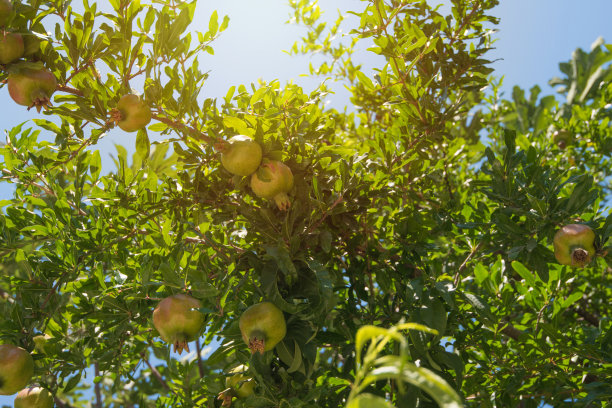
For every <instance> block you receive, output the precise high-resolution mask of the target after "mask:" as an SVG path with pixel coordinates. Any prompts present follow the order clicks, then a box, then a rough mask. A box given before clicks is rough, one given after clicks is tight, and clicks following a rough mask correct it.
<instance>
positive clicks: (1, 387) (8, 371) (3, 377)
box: [0, 344, 34, 395]
mask: <svg viewBox="0 0 612 408" xmlns="http://www.w3.org/2000/svg"><path fill="white" fill-rule="evenodd" d="M33 374H34V360H33V359H32V356H31V355H30V353H28V352H27V351H25V350H24V349H22V348H21V347H17V346H13V345H10V344H2V345H0V395H12V394H14V393H16V392H17V391H19V390H21V389H22V388H24V387H25V386H26V385H28V383H29V382H30V379H31V378H32V375H33Z"/></svg>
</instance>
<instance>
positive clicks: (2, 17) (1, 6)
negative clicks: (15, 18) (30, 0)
mask: <svg viewBox="0 0 612 408" xmlns="http://www.w3.org/2000/svg"><path fill="white" fill-rule="evenodd" d="M12 11H13V2H12V1H11V0H0V26H5V25H6V23H7V21H8V19H9V17H10V16H11V12H12Z"/></svg>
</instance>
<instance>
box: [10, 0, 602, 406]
mask: <svg viewBox="0 0 612 408" xmlns="http://www.w3.org/2000/svg"><path fill="white" fill-rule="evenodd" d="M109 4H110V6H109V5H108V4H105V5H104V7H106V8H108V9H106V8H105V9H104V10H102V9H100V8H99V6H98V5H97V4H96V3H91V4H90V3H89V2H87V1H84V2H83V4H78V5H77V4H74V8H73V6H72V5H71V4H70V2H67V1H37V2H15V7H14V8H15V11H14V12H13V14H11V17H10V18H9V23H8V24H9V26H10V27H11V29H13V30H14V31H18V32H20V33H22V34H23V35H25V37H26V39H30V41H31V40H33V39H35V41H34V42H33V45H32V43H30V45H29V46H28V41H26V53H25V59H26V60H27V63H30V64H31V63H36V64H42V65H44V66H45V67H46V68H47V69H49V70H51V71H52V72H53V74H54V76H55V77H56V78H57V80H58V83H59V85H58V86H57V89H56V93H55V94H54V97H53V98H52V102H53V104H52V106H50V107H48V108H47V110H46V111H45V112H44V113H41V114H40V115H39V116H38V118H37V119H35V120H34V121H33V123H24V124H21V125H19V126H17V127H15V128H13V129H8V130H7V131H6V141H5V144H4V145H3V146H2V147H1V148H0V154H1V155H2V158H3V160H2V164H1V168H0V171H1V177H0V180H2V182H3V183H6V184H10V185H11V186H12V187H13V188H14V195H13V197H12V198H11V199H10V200H5V201H3V202H1V203H0V204H1V205H2V212H1V213H0V227H1V228H0V257H1V258H2V262H1V264H0V313H1V314H2V316H4V317H5V318H4V319H2V320H0V343H2V344H13V345H16V346H20V347H23V348H25V349H26V350H28V351H29V352H31V353H32V355H33V357H34V359H35V362H36V370H35V376H34V380H33V381H34V382H35V383H37V384H40V385H42V386H44V387H46V388H48V389H49V390H50V391H51V392H52V393H53V394H54V396H55V401H56V405H57V406H66V407H68V406H70V407H85V406H90V405H89V404H90V403H91V399H92V398H93V399H94V404H98V406H107V407H119V406H120V407H170V406H186V407H191V406H206V407H218V406H221V404H222V403H224V404H226V405H227V404H228V403H229V401H228V399H230V400H231V398H227V397H228V396H230V397H231V396H235V395H234V394H232V393H230V392H228V390H227V385H226V384H227V383H226V379H227V377H228V376H231V373H232V372H234V371H233V370H235V369H236V367H238V366H244V367H246V372H245V375H248V378H252V381H253V382H254V383H255V384H256V387H255V393H254V394H253V395H245V396H241V397H240V398H234V399H233V400H231V403H232V405H233V406H236V407H298V408H299V407H338V406H344V405H347V404H348V406H349V407H353V406H397V407H398V408H407V407H434V406H438V404H439V405H440V406H442V407H458V406H462V405H465V406H477V407H514V406H521V407H537V406H540V405H541V404H542V403H549V404H552V405H554V406H568V407H569V406H572V407H574V406H578V407H581V406H584V407H586V406H606V402H605V401H607V400H608V399H610V398H611V397H612V387H611V386H610V384H608V381H607V379H608V378H609V377H610V375H611V374H612V372H611V361H612V354H611V353H612V347H611V344H612V343H611V340H612V334H611V330H610V329H611V324H610V321H609V319H608V318H607V316H608V315H609V314H610V313H609V312H610V306H609V298H610V295H611V293H610V292H611V289H610V284H609V278H608V276H607V262H609V261H611V260H612V259H611V258H610V255H609V253H608V250H607V244H608V237H609V235H610V233H611V232H612V218H611V217H610V216H607V214H606V211H607V209H606V208H605V205H606V204H607V194H608V192H609V191H610V188H611V187H610V177H609V176H610V174H609V169H610V164H611V163H610V158H609V152H610V147H611V146H612V137H611V132H610V123H609V122H610V106H609V102H608V101H609V100H610V97H611V96H612V85H611V80H612V77H611V76H610V73H609V70H610V68H609V66H608V65H606V64H607V63H608V62H609V61H612V46H608V45H604V43H603V41H598V42H596V43H594V45H593V48H592V50H590V51H588V52H587V51H582V50H577V51H576V53H574V55H573V57H572V60H571V61H570V62H569V63H563V64H561V71H562V72H563V73H564V75H565V76H564V77H563V78H556V79H554V80H552V82H551V83H553V84H558V85H562V88H561V89H560V92H561V94H562V95H561V96H562V97H564V98H557V97H555V96H554V95H548V96H544V97H541V96H540V89H539V88H537V87H535V88H533V89H532V90H531V91H530V93H529V95H528V96H526V93H525V91H524V90H522V89H519V88H515V89H514V91H513V93H512V95H511V99H509V100H506V99H503V98H501V97H500V96H499V88H498V84H497V82H496V80H495V79H494V77H492V76H491V74H492V69H491V67H490V63H489V61H488V60H486V53H487V51H488V50H489V49H490V47H491V40H492V39H491V35H492V33H493V29H494V26H495V24H496V22H497V19H496V18H495V17H493V16H491V13H492V9H493V7H494V6H495V5H496V4H497V1H496V0H474V1H467V0H454V1H452V7H451V13H450V14H449V15H444V14H441V12H440V8H437V7H433V6H431V5H430V4H428V3H427V2H425V1H398V0H386V1H383V0H370V1H363V2H361V3H360V4H359V5H358V6H359V7H360V8H358V9H356V10H355V11H354V12H353V13H351V16H350V18H352V19H353V20H351V21H353V22H354V24H355V25H354V26H353V27H349V31H350V34H348V35H346V36H344V37H342V38H341V39H338V38H336V36H337V34H338V33H339V30H340V29H341V28H342V27H345V25H346V24H347V21H349V19H348V18H347V20H346V21H345V20H344V16H340V17H339V18H338V20H337V21H335V22H334V23H331V24H330V23H329V22H327V21H326V20H325V19H323V18H322V14H323V12H322V10H321V9H320V8H319V6H318V5H317V4H316V3H311V2H309V1H306V0H292V1H290V2H289V4H290V6H291V7H292V10H293V21H294V22H295V23H298V24H303V25H304V26H305V27H306V28H307V34H306V35H305V36H304V37H303V38H302V39H301V40H300V41H298V42H296V44H295V45H294V46H293V47H292V49H291V52H293V53H296V54H299V53H304V54H311V53H317V54H318V55H319V56H322V58H323V60H318V61H322V62H319V63H316V64H314V63H313V65H311V66H310V74H311V75H313V76H314V75H319V76H321V79H322V84H321V85H320V87H318V88H317V89H312V90H305V89H302V88H301V87H299V86H297V85H295V84H292V83H288V84H281V83H280V82H279V81H277V80H274V78H273V75H272V77H271V78H267V79H266V81H263V80H262V81H260V82H259V83H257V84H250V85H237V86H233V87H231V88H230V89H229V90H228V92H227V95H226V96H225V98H222V99H221V100H215V99H205V98H203V97H202V96H201V95H200V91H201V90H202V89H203V88H204V87H206V79H207V74H206V68H205V67H200V63H199V62H198V56H199V55H201V54H202V53H205V52H207V53H213V52H214V51H213V48H212V45H213V44H212V43H213V41H214V39H215V38H217V37H218V36H219V35H220V34H221V33H222V32H223V31H224V30H225V29H226V28H227V26H228V24H229V20H228V19H227V18H222V19H221V18H220V17H219V16H218V15H217V13H216V12H215V13H213V14H212V15H211V16H210V19H209V24H208V31H207V32H205V33H198V32H192V31H190V29H189V26H190V23H191V22H192V20H193V18H194V11H195V7H196V3H195V1H192V2H176V1H173V0H168V1H165V2H158V1H156V2H155V4H154V5H153V6H151V5H148V4H146V5H145V4H144V3H140V2H139V1H129V2H128V1H119V0H112V1H110V2H109ZM493 11H494V10H493ZM47 33H50V34H47ZM359 42H362V43H367V44H369V45H368V46H369V47H370V48H369V51H370V52H371V53H372V54H373V55H376V56H377V57H378V60H377V61H379V62H380V65H379V66H378V67H377V68H376V69H375V70H374V71H373V72H368V71H366V70H364V69H363V68H362V66H361V65H360V61H358V60H357V59H356V57H354V56H353V52H354V50H355V47H356V45H357V44H359ZM1 68H2V70H1V71H0V81H4V80H5V79H6V78H7V76H8V74H9V72H10V69H11V66H10V65H7V66H2V67H1ZM328 78H332V79H333V80H334V81H339V82H340V83H341V84H342V85H343V86H346V87H347V88H348V89H349V90H350V92H351V105H350V106H349V107H347V109H344V110H337V109H333V108H329V107H328V106H327V105H326V103H325V98H326V96H327V94H328V93H329V92H330V91H331V90H330V88H329V87H328V85H326V84H325V81H324V80H326V79H328ZM3 83H4V82H3ZM132 87H133V88H135V89H136V90H137V91H138V92H137V93H140V94H142V95H143V100H144V102H145V103H146V105H147V106H148V107H150V109H151V118H152V120H151V123H150V124H149V125H148V127H147V128H146V129H140V130H138V133H134V134H133V135H134V136H133V137H131V138H127V139H126V140H128V142H126V143H131V144H132V145H133V146H134V147H135V153H134V154H133V155H131V157H130V155H128V153H127V150H126V148H125V147H122V146H117V147H116V150H117V151H116V153H115V154H114V156H113V159H114V162H115V169H114V170H113V171H112V172H110V173H108V174H103V173H102V171H101V169H102V164H101V158H100V152H99V151H98V150H97V148H96V144H97V142H98V141H99V139H100V138H102V137H104V136H105V135H106V133H107V132H108V130H109V129H111V128H112V127H113V126H114V121H113V120H112V116H111V115H110V112H111V111H112V110H113V109H114V108H116V107H117V104H118V101H119V100H120V98H121V97H122V96H123V95H126V94H130V93H132V92H133V90H132ZM6 103H10V101H9V100H8V99H7V100H6ZM117 131H119V130H117ZM559 132H564V133H562V134H563V135H564V136H563V143H558V142H559V134H561V133H559ZM154 133H155V134H156V135H159V136H160V137H159V138H156V139H153V140H157V139H161V140H160V141H157V142H155V143H152V142H151V140H152V138H150V137H149V136H150V135H152V134H154ZM236 135H244V136H248V137H250V138H251V139H252V140H254V141H255V142H257V143H258V144H259V145H260V146H261V147H262V157H263V162H270V161H279V162H282V163H284V165H286V166H288V167H289V168H290V170H291V172H292V174H293V178H294V181H293V187H292V188H291V189H290V191H288V197H289V200H290V202H291V205H290V207H288V206H284V205H283V206H280V208H279V206H277V205H276V204H275V203H274V201H271V200H268V199H266V198H260V197H258V196H257V195H255V194H253V191H252V190H251V187H250V177H249V176H248V175H247V176H245V177H241V176H235V175H234V174H231V173H230V172H228V171H227V170H226V169H225V168H224V167H223V165H222V164H221V160H220V158H221V151H222V150H223V149H222V146H224V145H226V144H227V141H228V140H230V139H231V138H232V137H234V136H236ZM555 135H557V136H555ZM256 174H257V175H258V176H260V177H263V178H264V179H265V178H266V175H265V172H264V171H261V168H260V170H257V173H256ZM283 192H284V191H283ZM264 197H265V196H264ZM576 223H583V224H588V225H589V226H590V227H591V228H592V229H593V230H594V231H595V232H596V235H597V239H596V242H595V247H596V250H597V253H596V257H595V259H594V260H593V262H592V263H591V264H589V265H587V267H585V268H584V269H575V268H572V267H570V266H562V265H559V264H558V263H557V262H556V260H555V258H554V255H553V251H552V239H553V236H554V234H555V232H556V231H557V230H558V229H559V228H560V227H561V226H563V225H566V224H576ZM180 293H185V294H188V295H190V296H192V297H194V298H196V299H197V300H199V301H200V304H201V307H200V308H199V309H198V310H199V313H201V314H202V315H203V320H204V326H205V329H204V330H203V331H202V333H200V336H199V337H198V339H197V340H196V342H195V343H196V344H195V347H192V350H195V352H192V353H189V354H188V355H187V356H184V355H183V356H179V355H177V354H176V353H172V352H171V345H169V344H167V343H165V342H163V341H162V340H161V339H160V336H159V333H158V332H157V331H156V330H155V329H154V327H153V324H152V313H153V309H154V308H155V307H156V305H157V304H158V303H159V301H160V300H162V299H164V298H167V297H169V296H172V295H176V294H180ZM262 301H267V302H271V303H273V304H274V305H275V306H276V307H277V308H278V309H280V310H281V311H282V312H283V314H284V317H285V320H286V325H287V331H286V335H285V336H284V337H283V338H282V340H281V341H280V343H278V345H277V346H276V347H275V348H274V350H271V351H268V352H266V353H263V354H259V353H255V354H251V352H250V350H249V349H248V347H247V345H246V344H245V343H244V341H243V339H242V335H241V333H240V328H239V324H238V322H239V318H240V316H241V315H242V313H243V312H244V311H245V310H246V309H247V308H248V307H250V306H252V305H254V304H257V303H260V302H262ZM191 312H193V310H191ZM43 334H44V335H46V337H41V336H42V335H43ZM244 367H242V368H241V371H240V372H243V371H245V368H244ZM92 378H93V383H94V385H93V386H92V387H91V388H93V389H89V390H88V387H89V385H88V384H90V383H91V381H92ZM92 395H93V397H92ZM219 396H221V398H219Z"/></svg>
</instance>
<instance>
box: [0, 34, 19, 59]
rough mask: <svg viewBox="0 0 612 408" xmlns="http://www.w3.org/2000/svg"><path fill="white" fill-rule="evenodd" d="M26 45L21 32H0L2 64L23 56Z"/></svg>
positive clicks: (0, 57)
mask: <svg viewBox="0 0 612 408" xmlns="http://www.w3.org/2000/svg"><path fill="white" fill-rule="evenodd" d="M23 52H24V45H23V37H22V36H21V34H17V33H9V32H6V31H5V32H0V64H3V65H4V64H10V63H11V62H13V61H17V60H18V59H19V58H21V57H22V56H23Z"/></svg>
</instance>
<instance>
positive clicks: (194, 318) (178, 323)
mask: <svg viewBox="0 0 612 408" xmlns="http://www.w3.org/2000/svg"><path fill="white" fill-rule="evenodd" d="M201 307H202V305H201V304H200V301H199V300H197V299H194V298H192V297H191V296H188V295H184V294H178V295H174V296H170V297H167V298H165V299H163V300H162V301H161V302H159V304H158V305H157V307H156V308H155V310H154V311H153V325H154V326H155V328H156V329H157V331H158V332H159V334H160V336H161V338H162V339H163V340H164V341H166V342H168V343H170V344H173V345H174V351H178V352H179V354H180V353H182V352H183V350H186V351H187V352H189V345H188V343H189V342H190V341H193V340H195V339H196V338H197V337H198V335H199V334H200V331H201V330H202V326H204V315H203V314H202V313H201V312H200V311H199V310H198V309H200V308H201Z"/></svg>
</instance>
